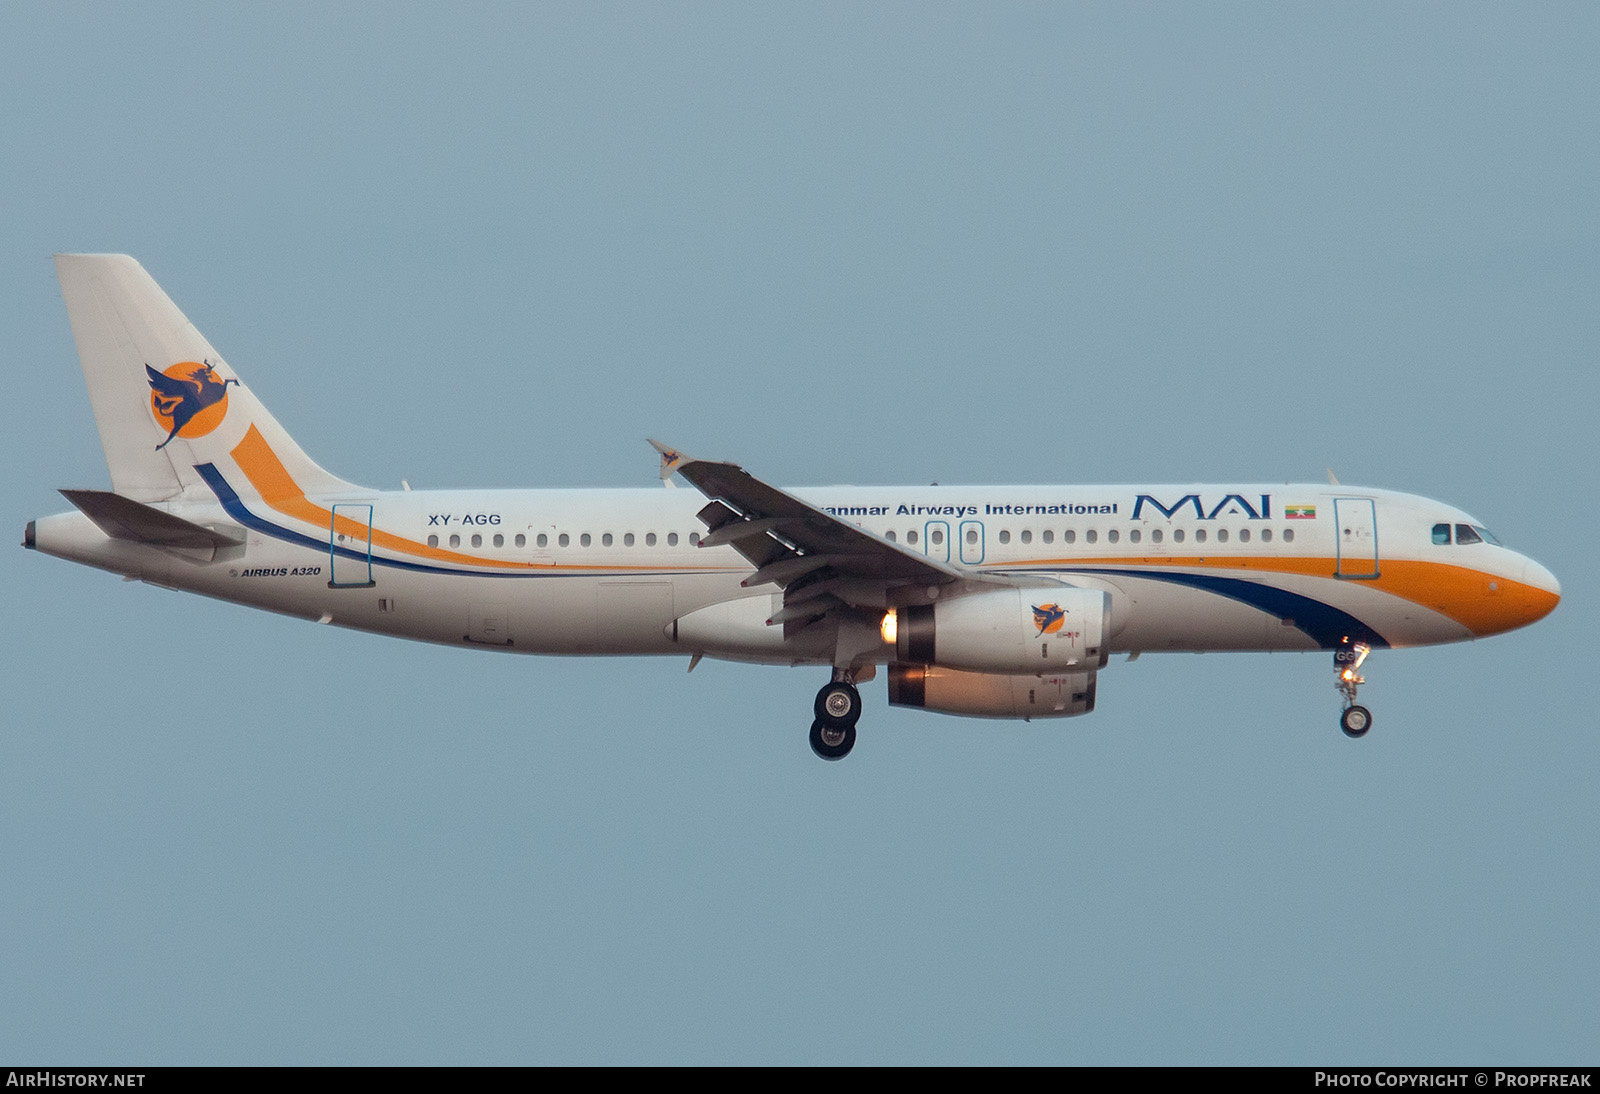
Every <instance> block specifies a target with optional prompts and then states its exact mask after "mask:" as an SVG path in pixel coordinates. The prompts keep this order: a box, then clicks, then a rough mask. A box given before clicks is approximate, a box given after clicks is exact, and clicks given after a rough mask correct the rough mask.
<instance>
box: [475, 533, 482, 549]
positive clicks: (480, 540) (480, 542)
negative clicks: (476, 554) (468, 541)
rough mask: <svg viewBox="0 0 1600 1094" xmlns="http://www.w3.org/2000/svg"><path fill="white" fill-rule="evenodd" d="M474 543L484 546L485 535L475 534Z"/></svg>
mask: <svg viewBox="0 0 1600 1094" xmlns="http://www.w3.org/2000/svg"><path fill="white" fill-rule="evenodd" d="M472 545H473V546H474V547H482V546H483V537H482V536H480V535H477V534H474V535H473V537H472Z"/></svg>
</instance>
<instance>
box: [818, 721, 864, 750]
mask: <svg viewBox="0 0 1600 1094" xmlns="http://www.w3.org/2000/svg"><path fill="white" fill-rule="evenodd" d="M855 746H856V727H855V726H853V725H846V726H832V725H828V724H827V723H825V722H823V721H822V720H821V719H820V718H819V719H817V720H816V721H815V722H812V723H811V751H813V752H815V753H816V754H817V755H818V756H820V757H821V758H822V759H824V760H842V759H844V758H845V757H846V756H848V755H850V750H851V749H852V748H854V747H855Z"/></svg>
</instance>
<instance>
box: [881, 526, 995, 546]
mask: <svg viewBox="0 0 1600 1094" xmlns="http://www.w3.org/2000/svg"><path fill="white" fill-rule="evenodd" d="M883 538H884V539H886V540H888V541H889V542H890V543H893V542H894V541H895V539H894V529H892V528H891V529H890V530H889V531H887V532H885V533H883ZM1005 541H1006V534H1005V533H1004V532H1001V533H1000V542H1001V543H1004V542H1005Z"/></svg>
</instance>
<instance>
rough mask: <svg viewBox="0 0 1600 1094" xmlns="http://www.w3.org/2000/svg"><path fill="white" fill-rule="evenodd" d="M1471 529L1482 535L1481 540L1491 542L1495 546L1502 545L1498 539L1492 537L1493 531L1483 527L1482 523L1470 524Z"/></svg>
mask: <svg viewBox="0 0 1600 1094" xmlns="http://www.w3.org/2000/svg"><path fill="white" fill-rule="evenodd" d="M1472 530H1473V531H1474V532H1476V533H1478V534H1479V535H1480V536H1482V537H1483V542H1485V543H1492V544H1494V545H1495V546H1496V547H1500V546H1503V544H1502V543H1501V542H1500V541H1499V540H1498V539H1495V538H1494V533H1493V532H1491V531H1489V529H1487V528H1485V527H1484V526H1483V525H1481V524H1474V525H1473V526H1472Z"/></svg>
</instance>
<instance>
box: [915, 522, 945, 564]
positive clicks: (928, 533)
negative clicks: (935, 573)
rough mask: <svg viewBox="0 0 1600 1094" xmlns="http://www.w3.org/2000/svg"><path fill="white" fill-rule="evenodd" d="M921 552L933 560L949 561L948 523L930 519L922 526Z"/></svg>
mask: <svg viewBox="0 0 1600 1094" xmlns="http://www.w3.org/2000/svg"><path fill="white" fill-rule="evenodd" d="M922 552H923V554H925V555H927V556H928V557H929V558H931V559H933V560H934V561H935V562H949V561H950V525H949V524H947V523H945V522H944V521H942V520H930V521H929V522H928V523H927V524H926V525H924V526H923V528H922Z"/></svg>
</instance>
